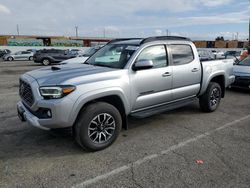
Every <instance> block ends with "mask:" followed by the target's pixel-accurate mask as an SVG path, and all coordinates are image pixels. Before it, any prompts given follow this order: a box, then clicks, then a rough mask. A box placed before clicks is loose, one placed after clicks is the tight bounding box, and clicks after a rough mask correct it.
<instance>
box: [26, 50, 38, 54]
mask: <svg viewBox="0 0 250 188" xmlns="http://www.w3.org/2000/svg"><path fill="white" fill-rule="evenodd" d="M26 51H27V52H33V53H36V51H37V50H36V49H28V50H26Z"/></svg>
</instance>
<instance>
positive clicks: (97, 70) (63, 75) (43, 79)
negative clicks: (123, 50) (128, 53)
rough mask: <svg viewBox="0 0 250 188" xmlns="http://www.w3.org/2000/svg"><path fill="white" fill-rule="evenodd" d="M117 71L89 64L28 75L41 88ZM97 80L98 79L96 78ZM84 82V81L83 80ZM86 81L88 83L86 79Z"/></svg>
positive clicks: (59, 67) (42, 70)
mask: <svg viewBox="0 0 250 188" xmlns="http://www.w3.org/2000/svg"><path fill="white" fill-rule="evenodd" d="M116 70H117V69H112V68H107V67H100V66H93V65H88V64H71V65H59V66H52V67H46V68H42V69H38V70H34V71H30V72H27V73H26V74H27V75H29V76H31V77H33V78H34V79H35V80H36V81H37V82H38V84H39V85H40V86H45V85H46V86H49V85H60V84H70V83H68V82H70V80H74V81H76V80H77V78H78V77H83V76H84V77H86V78H87V76H89V75H93V74H106V73H107V72H111V71H116ZM95 78H98V76H97V77H95ZM81 80H82V79H81ZM85 81H87V80H86V79H85Z"/></svg>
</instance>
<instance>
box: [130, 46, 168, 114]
mask: <svg viewBox="0 0 250 188" xmlns="http://www.w3.org/2000/svg"><path fill="white" fill-rule="evenodd" d="M167 57H168V56H167V51H166V47H165V45H154V46H150V47H146V48H145V49H144V50H143V51H142V52H141V53H140V55H139V56H138V58H137V59H136V62H137V61H139V60H151V61H153V64H154V67H153V68H150V69H146V70H138V71H133V72H132V74H131V76H130V83H131V85H132V88H131V96H132V97H131V99H132V101H131V103H132V104H134V105H133V106H132V111H137V110H142V109H144V108H150V107H153V106H155V105H159V104H163V103H165V102H169V101H171V100H172V92H171V89H172V67H171V66H168V65H169V63H168V58H167ZM136 62H135V63H136Z"/></svg>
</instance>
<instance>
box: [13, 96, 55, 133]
mask: <svg viewBox="0 0 250 188" xmlns="http://www.w3.org/2000/svg"><path fill="white" fill-rule="evenodd" d="M17 113H18V117H19V118H20V120H21V121H27V122H28V124H29V125H31V126H34V127H37V128H40V129H43V130H50V128H47V127H44V126H42V125H41V124H40V122H39V119H38V118H37V117H36V116H34V115H33V114H32V113H31V112H30V111H29V110H28V109H27V108H26V107H25V106H24V105H23V103H22V102H21V101H20V102H18V103H17Z"/></svg>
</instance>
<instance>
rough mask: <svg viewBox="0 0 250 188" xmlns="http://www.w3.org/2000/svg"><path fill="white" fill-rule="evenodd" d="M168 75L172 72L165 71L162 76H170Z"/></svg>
mask: <svg viewBox="0 0 250 188" xmlns="http://www.w3.org/2000/svg"><path fill="white" fill-rule="evenodd" d="M168 76H171V73H170V72H165V73H164V74H163V75H162V77H168Z"/></svg>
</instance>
